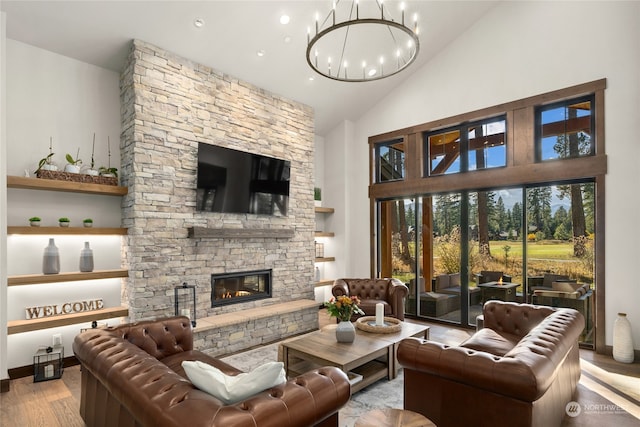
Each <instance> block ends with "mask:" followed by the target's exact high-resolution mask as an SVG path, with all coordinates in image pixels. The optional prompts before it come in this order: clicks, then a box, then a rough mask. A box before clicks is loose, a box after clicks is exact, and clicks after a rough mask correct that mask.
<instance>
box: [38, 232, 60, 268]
mask: <svg viewBox="0 0 640 427" xmlns="http://www.w3.org/2000/svg"><path fill="white" fill-rule="evenodd" d="M42 272H43V273H44V274H58V273H60V253H59V252H58V247H57V246H56V244H55V242H54V240H53V239H49V246H47V247H46V248H44V256H43V258H42Z"/></svg>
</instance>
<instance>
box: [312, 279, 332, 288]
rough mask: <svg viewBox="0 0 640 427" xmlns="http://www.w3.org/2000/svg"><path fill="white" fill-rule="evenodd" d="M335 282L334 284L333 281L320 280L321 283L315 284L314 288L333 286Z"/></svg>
mask: <svg viewBox="0 0 640 427" xmlns="http://www.w3.org/2000/svg"><path fill="white" fill-rule="evenodd" d="M333 282H334V281H333V280H331V279H325V280H319V281H317V282H315V283H314V284H313V286H314V287H315V288H319V287H320V286H327V285H333Z"/></svg>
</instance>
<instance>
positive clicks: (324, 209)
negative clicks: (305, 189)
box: [316, 206, 336, 213]
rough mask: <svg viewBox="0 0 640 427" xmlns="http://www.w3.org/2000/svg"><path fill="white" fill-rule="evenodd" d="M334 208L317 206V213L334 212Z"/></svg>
mask: <svg viewBox="0 0 640 427" xmlns="http://www.w3.org/2000/svg"><path fill="white" fill-rule="evenodd" d="M335 211H336V210H335V209H334V208H323V207H322V206H316V213H334V212H335Z"/></svg>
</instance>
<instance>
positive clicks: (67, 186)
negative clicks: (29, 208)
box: [7, 175, 129, 196]
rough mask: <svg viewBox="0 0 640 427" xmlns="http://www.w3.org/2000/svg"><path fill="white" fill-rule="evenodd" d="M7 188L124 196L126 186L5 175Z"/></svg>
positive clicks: (126, 191)
mask: <svg viewBox="0 0 640 427" xmlns="http://www.w3.org/2000/svg"><path fill="white" fill-rule="evenodd" d="M7 188H22V189H27V190H48V191H64V192H70V193H85V194H101V195H105V196H124V195H125V194H127V193H128V191H129V190H128V188H127V187H121V186H119V185H104V184H92V183H85V182H72V181H59V180H55V179H43V178H26V177H21V176H11V175H9V176H7Z"/></svg>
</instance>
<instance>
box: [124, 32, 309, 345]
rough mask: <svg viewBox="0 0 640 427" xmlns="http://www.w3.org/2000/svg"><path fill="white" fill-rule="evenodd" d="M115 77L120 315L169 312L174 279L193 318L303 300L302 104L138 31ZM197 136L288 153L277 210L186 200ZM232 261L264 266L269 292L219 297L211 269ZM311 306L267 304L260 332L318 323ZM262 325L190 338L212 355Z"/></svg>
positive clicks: (305, 169) (254, 334) (305, 184)
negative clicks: (189, 298)
mask: <svg viewBox="0 0 640 427" xmlns="http://www.w3.org/2000/svg"><path fill="white" fill-rule="evenodd" d="M120 88H121V101H122V108H121V113H122V126H121V128H122V135H121V147H120V148H121V149H120V153H121V184H122V185H124V186H127V187H128V188H129V192H128V194H127V195H126V196H124V197H123V202H122V212H123V214H122V221H123V223H122V226H123V227H127V228H128V235H127V236H126V238H125V243H124V245H123V252H124V253H123V258H124V259H125V260H126V266H125V267H126V268H128V270H129V278H128V279H127V281H126V284H125V286H124V288H123V292H122V294H123V302H124V303H125V304H127V305H128V307H129V320H131V321H138V320H143V319H149V318H155V317H162V316H167V315H172V314H173V312H174V308H173V307H174V303H173V299H174V297H173V288H174V287H175V286H176V285H179V284H181V283H184V282H186V283H187V284H188V285H195V287H196V292H197V306H196V314H197V318H198V327H199V328H201V327H203V326H201V325H205V324H206V322H201V321H200V320H201V319H206V318H209V317H211V318H214V317H221V315H227V314H229V315H230V314H234V315H235V314H236V313H242V312H244V311H247V310H261V309H262V308H264V309H265V310H263V311H265V312H269V313H274V311H273V310H271V311H269V310H268V308H269V307H270V306H272V305H277V304H284V305H285V306H296V304H290V303H291V302H296V301H303V300H304V301H308V300H313V299H314V294H313V261H314V245H313V230H314V229H315V226H314V224H315V214H314V202H313V152H314V135H313V110H312V109H311V108H310V107H308V106H305V105H303V104H300V103H297V102H295V101H291V100H288V99H285V98H282V97H280V96H278V95H275V94H271V93H269V92H267V91H265V90H263V89H260V88H258V87H255V86H253V85H251V84H250V83H247V82H243V81H240V80H238V79H236V78H233V77H232V76H229V75H226V74H223V73H221V72H219V71H216V70H214V69H211V68H209V67H206V66H203V65H200V64H197V63H194V62H193V61H190V60H188V59H185V58H182V57H179V56H177V55H174V54H172V53H170V52H167V51H165V50H163V49H161V48H159V47H156V46H153V45H150V44H148V43H145V42H142V41H138V40H134V41H133V42H132V49H131V52H130V53H129V57H128V62H127V65H126V67H125V69H124V71H123V73H122V76H121V84H120ZM203 142H204V143H208V144H213V145H219V146H223V147H228V148H234V149H238V150H242V151H246V152H254V153H258V154H263V155H267V156H271V157H277V158H282V159H285V160H289V161H290V162H291V169H290V176H291V179H290V195H289V210H288V215H287V216H286V217H275V216H266V215H257V214H230V213H219V212H200V211H198V210H196V174H197V166H198V165H197V153H198V144H199V143H203ZM190 230H196V231H198V232H196V233H190ZM237 271H270V280H269V285H270V289H269V291H268V292H264V293H268V294H270V296H271V298H246V299H238V303H237V304H230V305H218V304H217V303H216V299H215V292H214V291H213V288H212V274H214V275H225V274H229V273H231V272H237ZM219 277H222V276H219ZM245 281H246V280H245ZM252 286H253V285H252ZM230 287H231V286H230ZM245 287H246V286H245ZM252 289H253V288H252ZM243 290H244V289H243ZM254 296H255V295H254ZM234 299H235V297H234ZM234 302H235V301H234ZM313 313H314V312H313V309H309V310H306V311H304V312H300V313H291V314H290V315H289V314H288V315H287V316H279V317H277V318H276V317H275V314H272V316H274V320H273V321H271V320H269V327H268V329H269V331H267V332H268V333H269V335H268V336H269V339H278V338H279V337H280V338H282V337H284V336H287V334H289V335H290V334H291V333H292V332H293V333H296V332H297V333H300V332H302V331H304V330H311V329H312V328H314V327H315V328H317V307H316V308H315V317H314V314H313ZM266 324H267V323H266V322H265V321H260V322H257V323H255V325H254V324H247V325H242V327H239V326H229V329H228V330H226V329H221V328H216V329H215V330H213V331H207V334H206V338H202V341H199V340H200V338H198V337H197V338H196V342H195V345H200V346H201V347H202V348H204V349H206V350H207V351H209V352H210V353H211V354H214V355H215V354H216V353H221V352H225V351H230V350H234V351H235V350H238V349H240V348H241V345H246V346H250V345H257V344H260V342H257V341H256V339H258V338H259V337H260V336H262V339H267V338H266V335H267V334H266V332H265V331H262V329H265V325H266ZM292 325H295V327H292ZM254 328H257V329H260V331H254V330H253V329H254ZM196 329H197V328H196ZM240 329H242V332H240V331H239V330H240ZM196 332H197V330H196ZM214 332H215V333H214ZM203 335H204V334H203ZM241 335H242V336H241ZM240 336H241V337H240ZM234 339H237V340H238V341H240V340H247V341H246V342H244V343H239V344H238V345H234V343H231V342H230V340H234ZM249 340H252V341H249ZM212 346H213V347H215V348H212Z"/></svg>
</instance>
